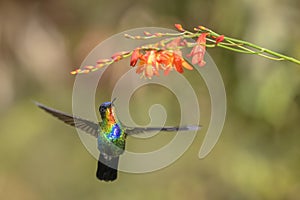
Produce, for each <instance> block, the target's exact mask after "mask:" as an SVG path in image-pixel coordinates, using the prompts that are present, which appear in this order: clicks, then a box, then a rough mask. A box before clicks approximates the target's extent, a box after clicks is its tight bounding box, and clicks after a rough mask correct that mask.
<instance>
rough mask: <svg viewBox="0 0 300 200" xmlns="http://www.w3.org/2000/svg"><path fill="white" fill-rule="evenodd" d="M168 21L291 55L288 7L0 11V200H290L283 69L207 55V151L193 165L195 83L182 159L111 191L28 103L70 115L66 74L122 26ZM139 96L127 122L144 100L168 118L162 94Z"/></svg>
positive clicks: (156, 5) (292, 166)
mask: <svg viewBox="0 0 300 200" xmlns="http://www.w3.org/2000/svg"><path fill="white" fill-rule="evenodd" d="M175 23H181V24H183V25H184V27H187V28H189V29H192V28H193V27H194V26H197V25H204V26H207V27H209V28H211V29H213V30H215V31H217V32H219V33H224V34H225V35H228V36H232V37H236V38H242V39H244V40H248V41H251V42H254V43H256V44H259V45H262V46H264V47H268V48H270V49H273V50H276V51H279V52H282V53H284V54H288V55H292V56H294V57H297V58H300V42H299V36H300V26H299V24H300V1H297V0H287V1H279V0H263V1H261V0H251V1H250V0H243V1H239V0H228V1H224V0H210V1H199V0H186V1H179V0H173V1H171V0H165V1H159V0H144V1H136V0H135V1H134V0H130V1H117V0H111V1H103V0H97V1H96V0H92V1H88V2H86V1H79V0H75V1H70V0H61V1H50V0H44V1H38V0H25V1H21V0H19V1H18V0H10V1H9V0H2V1H1V2H0V42H1V47H0V159H1V161H0V163H1V164H0V199H3V200H14V199H17V200H19V199H22V200H37V199H43V200H47V199H49V200H50V199H123V200H125V199H131V200H134V199H244V200H245V199H246V200H247V199H249V200H250V199H251V200H253V199H286V200H293V199H299V190H300V180H299V177H300V170H299V168H300V135H299V129H300V123H299V122H300V76H299V75H300V73H299V72H300V71H299V69H300V68H299V66H297V65H295V64H291V63H288V62H275V61H270V60H266V59H264V58H260V57H257V56H250V55H240V54H237V53H234V52H229V51H227V50H223V49H209V53H210V55H211V56H212V57H213V59H214V61H215V62H216V64H217V66H218V67H219V70H220V72H221V73H222V76H223V79H224V83H225V86H226V92H227V98H228V99H227V100H228V112H227V119H226V124H225V126H224V130H223V133H222V135H221V138H220V140H219V142H218V143H217V145H216V146H215V148H214V149H213V151H212V152H211V153H210V154H209V156H208V157H206V158H205V159H203V160H200V159H198V151H199V147H200V146H201V144H202V141H203V137H204V133H205V130H206V126H207V125H208V123H209V118H210V110H209V105H210V102H209V95H208V93H207V91H206V87H205V86H199V88H198V89H195V91H196V92H197V94H198V95H199V96H198V98H199V101H200V102H201V103H200V109H201V124H202V125H203V126H204V130H203V131H199V132H198V135H197V137H196V139H195V141H194V143H193V144H192V146H191V147H190V148H189V149H188V151H187V152H186V153H185V154H184V155H183V156H182V157H181V158H180V159H179V160H178V161H176V162H175V163H174V164H172V165H171V166H169V167H167V168H164V169H162V170H159V171H155V172H152V173H147V174H139V175H137V174H127V173H120V174H119V179H118V180H117V181H116V182H114V183H103V182H99V181H98V180H97V179H96V177H95V170H96V160H95V159H94V158H93V157H92V156H91V155H90V154H89V153H88V152H87V151H86V149H85V147H84V146H83V145H82V143H81V141H80V139H79V137H78V135H77V133H76V131H75V129H72V128H70V127H68V126H65V125H64V124H63V123H61V122H59V121H57V120H55V119H54V118H52V117H51V116H49V115H46V114H45V113H44V112H42V111H40V110H38V109H37V108H36V107H35V105H34V104H33V103H32V101H31V100H38V101H41V102H43V103H45V104H47V105H50V106H53V107H56V108H58V109H61V110H65V111H67V112H71V105H72V104H71V103H72V87H73V81H74V78H75V77H74V76H71V75H70V74H69V72H70V71H71V70H73V69H75V66H80V64H81V62H82V61H83V59H84V58H85V56H86V55H87V54H88V53H89V51H91V50H92V49H93V48H94V47H95V46H96V45H97V44H98V43H99V42H101V41H103V40H104V39H106V38H108V37H109V36H110V35H113V34H116V33H119V32H121V31H124V30H127V29H130V28H136V27H143V26H156V27H166V28H172V27H173V24H175ZM196 83H197V82H196ZM106 84H107V91H106V90H105V89H103V88H101V89H102V90H105V91H104V92H103V94H101V95H100V96H99V97H98V98H99V101H100V102H103V101H106V100H107V99H108V98H109V97H110V96H109V92H110V91H109V90H110V89H111V88H112V87H113V81H107V83H106ZM158 90H159V89H158ZM143 92H144V93H146V94H149V91H147V88H146V90H145V91H138V92H137V94H135V95H136V96H137V97H139V98H137V100H136V101H137V102H138V103H136V105H135V103H134V102H131V103H132V104H133V105H132V106H131V108H130V109H131V110H132V112H133V115H135V116H138V117H136V118H134V119H137V120H141V121H139V123H147V120H149V119H148V118H147V116H146V118H145V119H141V118H139V116H142V115H144V114H145V113H147V110H148V108H149V105H151V104H153V103H159V102H160V101H161V102H163V103H164V105H166V110H167V111H168V112H171V113H172V112H173V113H174V112H175V113H176V112H177V111H178V110H177V111H176V109H175V108H177V107H178V102H177V101H174V98H173V97H172V94H169V93H168V91H165V92H162V94H159V93H157V95H152V96H153V97H152V98H149V99H148V98H145V97H143V95H145V94H144V93H143ZM147 92H148V93H147ZM139 93H141V94H139ZM167 97H168V98H167ZM146 99H147V100H146ZM135 106H138V108H139V109H135ZM174 109H175V110H174ZM172 116H176V115H173V114H171V115H170V116H169V117H170V118H168V120H167V122H170V123H172V122H175V123H174V124H176V122H177V121H176V120H178V119H179V118H177V117H172ZM143 120H144V121H143ZM171 125H173V124H171ZM156 137H161V139H153V140H152V139H149V140H146V141H143V144H146V143H147V144H148V145H149V146H148V147H145V148H151V147H157V145H158V144H157V143H156V142H155V141H168V140H169V139H170V138H169V137H168V136H156ZM164 137H166V138H164ZM135 140H136V141H135ZM162 145H163V144H162ZM129 146H130V147H129ZM127 147H129V148H132V149H135V148H139V149H140V150H141V151H142V150H143V145H141V143H139V142H138V140H137V139H131V138H130V139H129V141H128V145H127Z"/></svg>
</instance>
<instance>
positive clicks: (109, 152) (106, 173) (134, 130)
mask: <svg viewBox="0 0 300 200" xmlns="http://www.w3.org/2000/svg"><path fill="white" fill-rule="evenodd" d="M114 101H115V99H114V100H113V101H111V102H104V103H102V104H101V105H100V106H99V113H100V116H101V121H100V122H98V123H96V122H93V121H90V120H87V119H83V118H81V117H77V116H73V115H70V114H67V113H64V112H62V111H59V110H56V109H53V108H50V107H47V106H45V105H43V104H41V103H39V102H35V104H36V105H37V106H38V107H39V108H41V109H43V110H44V111H46V112H47V113H49V114H51V115H53V116H54V117H56V118H58V119H60V120H62V121H63V122H65V123H66V124H68V125H70V126H73V127H76V128H78V129H80V130H82V131H84V132H85V133H87V134H90V135H92V136H94V137H95V138H97V147H98V150H99V151H100V155H99V159H98V165H97V171H96V177H97V178H98V179H99V180H101V181H106V182H108V181H114V180H116V179H117V176H118V165H119V157H120V156H121V155H122V154H123V153H124V151H125V144H126V138H127V136H130V135H135V134H140V133H147V132H154V131H166V132H175V131H197V130H199V129H200V128H201V126H199V125H192V126H182V127H179V126H165V127H128V126H126V125H124V124H122V123H121V122H120V121H119V120H118V118H117V117H116V114H115V106H114V104H113V103H114Z"/></svg>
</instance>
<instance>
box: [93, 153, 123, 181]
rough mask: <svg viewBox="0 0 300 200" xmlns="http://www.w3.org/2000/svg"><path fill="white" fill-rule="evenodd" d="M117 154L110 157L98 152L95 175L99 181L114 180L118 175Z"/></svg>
mask: <svg viewBox="0 0 300 200" xmlns="http://www.w3.org/2000/svg"><path fill="white" fill-rule="evenodd" d="M118 164H119V156H117V157H112V156H108V155H103V154H101V153H100V156H99V160H98V167H97V172H96V176H97V178H98V179H99V180H101V181H114V180H116V179H117V176H118Z"/></svg>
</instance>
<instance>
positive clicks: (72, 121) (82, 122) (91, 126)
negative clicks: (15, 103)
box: [35, 102, 100, 137]
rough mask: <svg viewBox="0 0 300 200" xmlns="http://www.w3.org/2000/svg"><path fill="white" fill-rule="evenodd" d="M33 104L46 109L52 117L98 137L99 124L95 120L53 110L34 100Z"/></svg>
mask: <svg viewBox="0 0 300 200" xmlns="http://www.w3.org/2000/svg"><path fill="white" fill-rule="evenodd" d="M35 104H36V105H37V106H38V107H39V108H41V109H43V110H44V111H46V112H47V113H50V114H51V115H53V116H54V117H57V118H58V119H60V120H62V121H63V122H65V123H66V124H68V125H71V126H74V127H76V128H79V129H80V130H82V131H84V132H86V133H88V134H91V135H92V136H94V137H98V131H99V128H100V127H99V125H98V124H97V123H95V122H92V121H89V120H86V119H81V118H80V117H76V116H72V115H69V114H66V113H64V112H61V111H58V110H55V109H53V108H49V107H47V106H45V105H43V104H41V103H38V102H35Z"/></svg>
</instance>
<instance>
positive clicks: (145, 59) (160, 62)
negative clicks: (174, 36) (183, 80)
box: [130, 40, 193, 79]
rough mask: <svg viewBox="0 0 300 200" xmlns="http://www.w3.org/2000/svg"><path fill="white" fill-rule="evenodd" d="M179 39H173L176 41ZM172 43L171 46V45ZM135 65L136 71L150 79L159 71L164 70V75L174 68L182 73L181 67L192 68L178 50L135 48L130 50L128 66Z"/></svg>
mask: <svg viewBox="0 0 300 200" xmlns="http://www.w3.org/2000/svg"><path fill="white" fill-rule="evenodd" d="M178 42H179V40H176V41H174V44H173V45H175V43H178ZM173 45H172V46H173ZM136 65H137V69H136V73H138V74H142V76H144V77H146V78H149V79H151V78H152V76H159V71H160V70H162V71H164V74H165V75H168V74H169V72H170V71H171V70H173V69H175V70H176V71H177V72H179V73H183V68H185V69H188V70H192V69H193V67H192V66H191V65H189V64H188V63H187V62H186V61H185V60H184V59H183V57H182V56H181V51H180V50H140V49H139V48H137V49H135V50H134V51H133V52H132V55H131V59H130V66H132V67H134V66H136Z"/></svg>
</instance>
